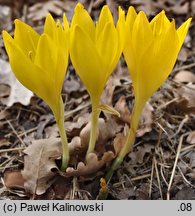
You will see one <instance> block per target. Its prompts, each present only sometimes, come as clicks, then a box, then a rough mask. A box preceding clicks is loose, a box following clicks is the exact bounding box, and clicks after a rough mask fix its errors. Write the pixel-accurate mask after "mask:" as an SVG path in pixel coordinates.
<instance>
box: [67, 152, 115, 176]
mask: <svg viewBox="0 0 195 216" xmlns="http://www.w3.org/2000/svg"><path fill="white" fill-rule="evenodd" d="M114 157H115V156H114V153H113V152H111V151H109V152H105V153H104V155H103V156H102V158H101V159H98V157H97V155H96V154H95V153H90V154H89V157H88V159H87V161H86V164H85V163H83V162H79V163H78V166H77V169H74V168H72V167H68V168H67V169H66V173H65V176H85V175H89V174H93V173H94V174H95V173H96V172H97V171H99V170H100V168H102V167H103V166H104V165H106V164H107V163H108V162H110V161H111V160H113V159H114Z"/></svg>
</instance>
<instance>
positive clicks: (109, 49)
mask: <svg viewBox="0 0 195 216" xmlns="http://www.w3.org/2000/svg"><path fill="white" fill-rule="evenodd" d="M108 38H109V39H108ZM118 46H119V45H118V34H117V31H116V29H115V26H114V24H113V23H112V22H111V23H107V24H106V26H105V27H104V29H103V30H102V32H101V34H100V35H99V37H98V40H97V41H96V47H97V50H98V52H99V56H101V58H102V62H103V65H102V68H103V69H105V71H107V73H106V74H107V76H105V77H106V78H105V79H107V77H108V76H109V75H110V74H111V73H112V71H113V70H114V68H113V66H114V67H115V66H116V63H117V62H114V63H113V61H114V60H115V56H116V54H117V51H118Z"/></svg>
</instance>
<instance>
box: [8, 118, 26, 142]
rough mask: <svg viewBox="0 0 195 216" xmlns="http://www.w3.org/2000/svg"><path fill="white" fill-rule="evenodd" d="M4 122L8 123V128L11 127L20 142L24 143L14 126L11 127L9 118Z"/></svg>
mask: <svg viewBox="0 0 195 216" xmlns="http://www.w3.org/2000/svg"><path fill="white" fill-rule="evenodd" d="M6 122H7V123H8V124H9V126H10V128H11V129H12V131H13V132H14V134H15V135H16V136H17V138H18V139H19V140H20V142H21V143H22V144H23V145H24V146H26V145H25V143H24V142H23V140H22V139H21V138H20V136H19V135H18V133H17V131H16V130H15V128H14V127H13V125H12V124H11V122H10V121H9V120H6Z"/></svg>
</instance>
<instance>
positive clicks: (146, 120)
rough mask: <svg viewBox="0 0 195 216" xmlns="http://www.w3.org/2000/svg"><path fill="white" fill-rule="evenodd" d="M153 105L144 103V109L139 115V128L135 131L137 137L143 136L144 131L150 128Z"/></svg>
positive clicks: (148, 130) (146, 131)
mask: <svg viewBox="0 0 195 216" xmlns="http://www.w3.org/2000/svg"><path fill="white" fill-rule="evenodd" d="M153 110H154V109H153V107H152V106H151V104H150V103H146V105H145V107H144V110H143V112H142V115H141V120H140V124H139V129H138V130H137V132H136V136H137V137H141V136H143V135H144V134H145V133H148V132H150V131H151V130H152V124H153V113H152V112H153Z"/></svg>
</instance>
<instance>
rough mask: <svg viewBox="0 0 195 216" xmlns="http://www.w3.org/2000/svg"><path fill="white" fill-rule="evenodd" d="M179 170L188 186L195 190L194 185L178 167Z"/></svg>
mask: <svg viewBox="0 0 195 216" xmlns="http://www.w3.org/2000/svg"><path fill="white" fill-rule="evenodd" d="M177 168H178V170H179V172H180V174H181V176H182V178H183V179H184V181H185V182H186V184H188V185H190V187H192V188H195V186H194V185H193V184H191V183H190V182H189V181H188V180H187V179H186V177H185V176H184V174H183V172H182V171H181V169H180V167H177Z"/></svg>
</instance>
